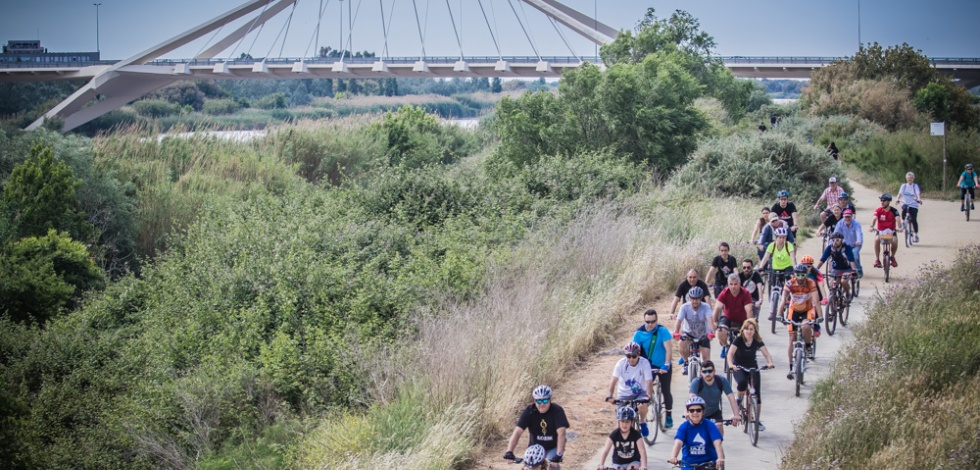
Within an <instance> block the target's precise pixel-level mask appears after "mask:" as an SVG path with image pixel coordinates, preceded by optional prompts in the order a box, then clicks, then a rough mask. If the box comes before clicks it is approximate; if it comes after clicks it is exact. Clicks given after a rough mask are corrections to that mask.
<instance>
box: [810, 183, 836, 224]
mask: <svg viewBox="0 0 980 470" xmlns="http://www.w3.org/2000/svg"><path fill="white" fill-rule="evenodd" d="M843 192H844V188H842V187H840V186H838V185H837V177H836V176H831V177H830V181H829V186H827V188H826V189H824V190H823V194H821V195H820V199H817V203H816V204H814V205H813V208H814V209H820V202H822V201H827V209H830V208H831V207H834V206H836V205H837V202H838V201H837V200H838V199H839V198H840V195H841V193H843ZM842 209H843V208H842ZM826 219H827V213H826V212H823V211H821V212H820V223H823V221H824V220H826Z"/></svg>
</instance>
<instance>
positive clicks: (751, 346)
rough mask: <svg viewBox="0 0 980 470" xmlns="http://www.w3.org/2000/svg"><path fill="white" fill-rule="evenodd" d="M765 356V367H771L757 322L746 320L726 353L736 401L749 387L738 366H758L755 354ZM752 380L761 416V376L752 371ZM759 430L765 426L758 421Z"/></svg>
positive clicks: (747, 367) (751, 367) (770, 360)
mask: <svg viewBox="0 0 980 470" xmlns="http://www.w3.org/2000/svg"><path fill="white" fill-rule="evenodd" d="M760 351H761V352H762V355H763V356H764V357H765V358H766V367H768V368H769V369H772V368H773V367H774V366H773V363H772V356H771V355H769V349H767V348H766V343H764V342H762V336H760V335H759V324H758V323H757V322H756V321H755V320H747V321H746V322H745V324H743V325H742V331H740V332H739V335H738V338H735V342H734V343H732V350H731V351H729V354H728V359H727V361H728V367H731V368H733V369H735V376H734V378H735V384H736V386H735V388H736V390H738V399H737V400H736V401H737V403H739V404H741V403H742V397H744V396H745V391H746V390H748V389H749V378H750V377H749V374H748V373H746V372H745V371H743V370H741V369H739V367H745V368H746V369H757V368H759V363H758V360H757V357H756V356H757V355H758V353H759V352H760ZM751 379H752V382H753V383H755V398H756V401H757V402H758V403H759V416H762V382H761V380H762V377H760V375H759V372H758V371H756V372H753V373H752V377H751ZM759 430H760V431H765V430H766V427H765V426H763V425H762V422H761V421H760V422H759Z"/></svg>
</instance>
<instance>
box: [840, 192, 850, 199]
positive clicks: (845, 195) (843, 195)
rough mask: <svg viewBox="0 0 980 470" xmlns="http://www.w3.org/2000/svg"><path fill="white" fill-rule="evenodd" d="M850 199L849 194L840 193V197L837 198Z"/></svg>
mask: <svg viewBox="0 0 980 470" xmlns="http://www.w3.org/2000/svg"><path fill="white" fill-rule="evenodd" d="M849 197H851V196H848V195H847V193H840V196H837V199H847V198H849Z"/></svg>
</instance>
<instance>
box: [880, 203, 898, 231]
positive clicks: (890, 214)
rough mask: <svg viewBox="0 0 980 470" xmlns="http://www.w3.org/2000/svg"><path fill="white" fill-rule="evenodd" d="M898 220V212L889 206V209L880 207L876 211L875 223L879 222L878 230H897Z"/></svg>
mask: <svg viewBox="0 0 980 470" xmlns="http://www.w3.org/2000/svg"><path fill="white" fill-rule="evenodd" d="M897 219H898V210H897V209H895V208H894V207H891V206H889V207H888V208H887V209H886V208H884V207H879V208H877V209H875V221H876V222H878V230H895V227H896V225H895V221H896V220H897Z"/></svg>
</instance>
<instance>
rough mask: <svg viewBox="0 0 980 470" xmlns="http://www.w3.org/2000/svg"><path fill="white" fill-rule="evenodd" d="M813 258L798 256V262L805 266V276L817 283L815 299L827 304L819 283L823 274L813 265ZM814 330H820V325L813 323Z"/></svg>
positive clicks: (821, 281)
mask: <svg viewBox="0 0 980 470" xmlns="http://www.w3.org/2000/svg"><path fill="white" fill-rule="evenodd" d="M813 262H814V259H813V257H812V256H810V255H803V256H802V257H800V264H802V265H803V266H806V267H807V271H806V277H807V278H809V279H813V282H814V283H816V284H817V299H819V300H820V305H827V296H825V295H824V294H823V288H822V287H821V283H823V274H821V273H820V270H819V269H815V268H814V267H813ZM814 327H815V329H816V331H820V325H814Z"/></svg>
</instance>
